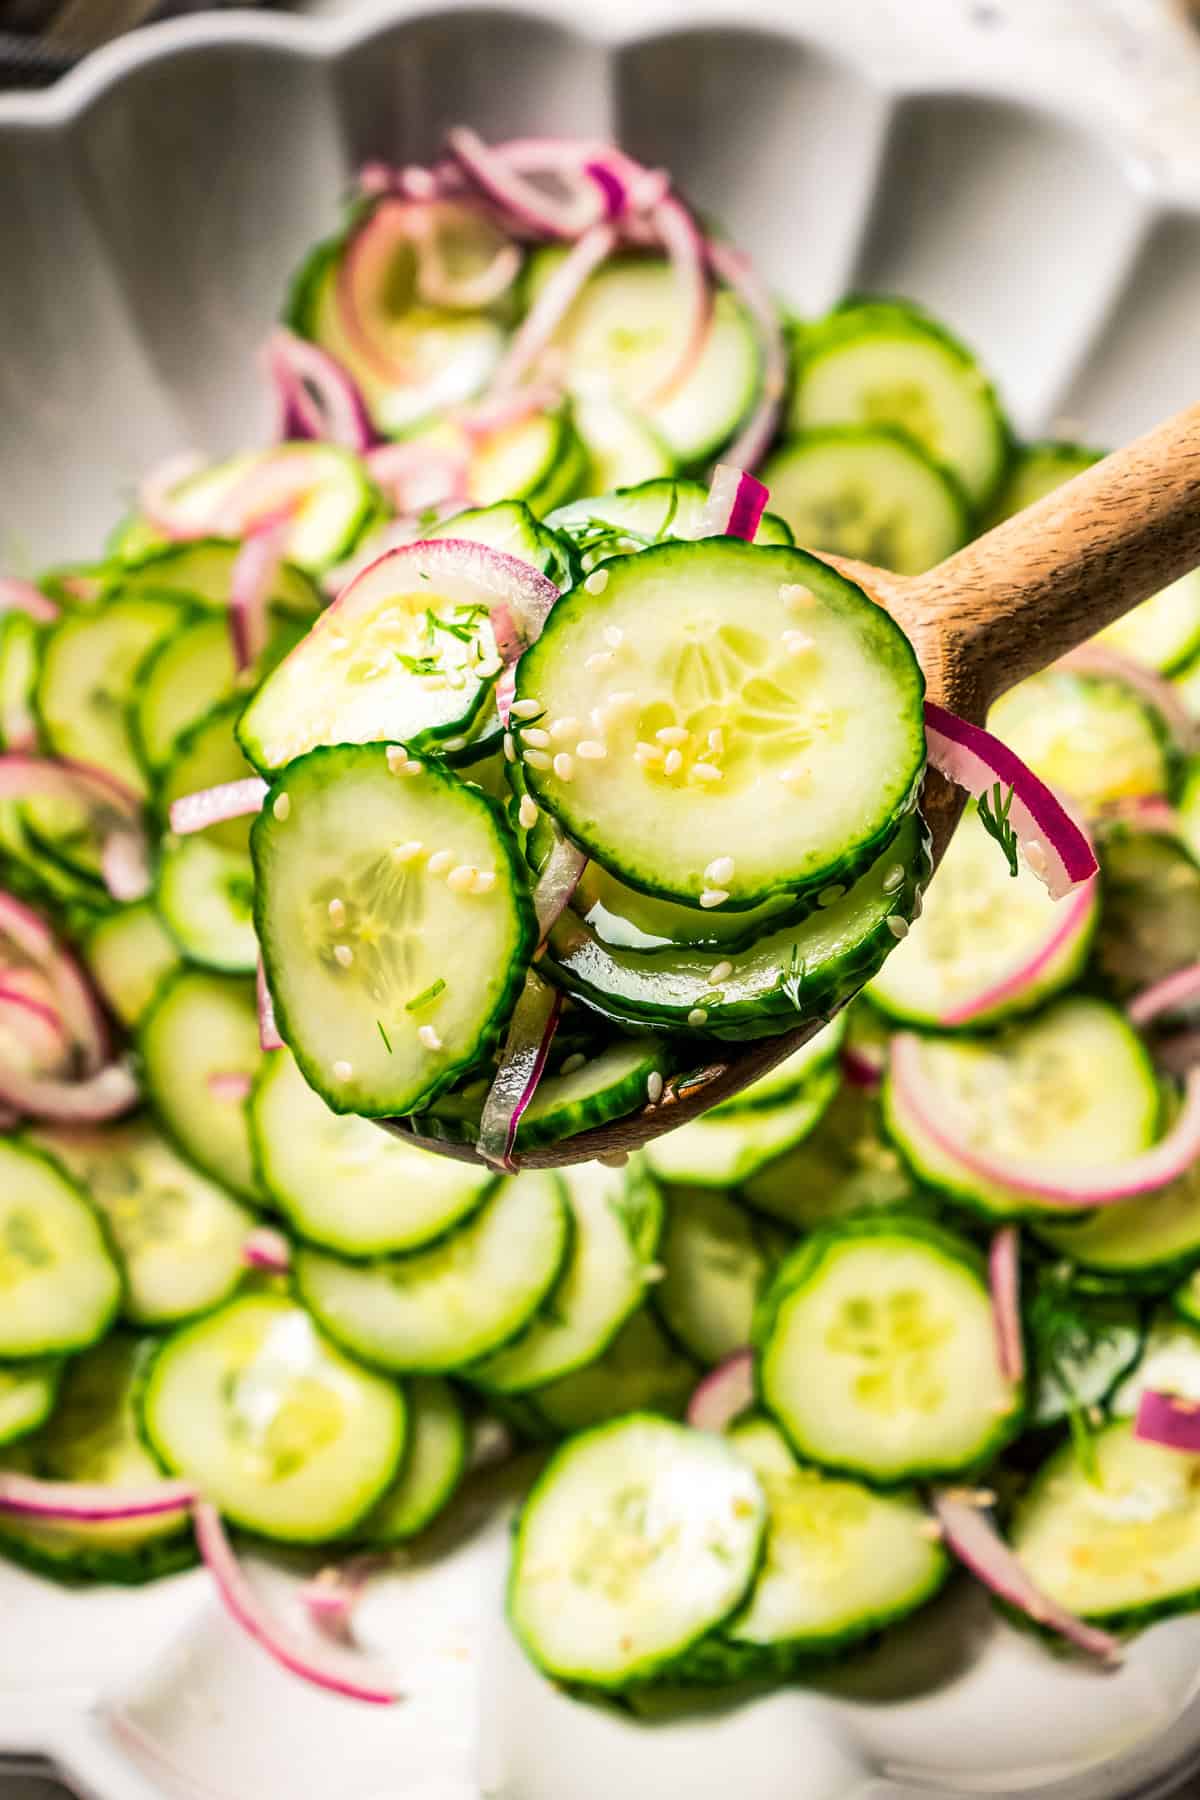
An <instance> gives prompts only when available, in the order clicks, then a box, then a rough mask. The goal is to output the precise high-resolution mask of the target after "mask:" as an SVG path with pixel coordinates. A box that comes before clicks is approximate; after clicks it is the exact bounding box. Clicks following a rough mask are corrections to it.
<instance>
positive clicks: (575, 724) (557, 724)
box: [550, 713, 579, 744]
mask: <svg viewBox="0 0 1200 1800" xmlns="http://www.w3.org/2000/svg"><path fill="white" fill-rule="evenodd" d="M578 730H579V720H578V719H573V718H572V717H571V715H570V714H569V713H567V714H564V716H563V717H562V718H561V719H555V720H554V722H553V724H552V725H551V727H550V736H551V737H552V738H553V739H554V741H555V743H556V744H563V743H565V742H566V741H567V739H568V738H573V737H574V736H575V734H576V732H577V731H578Z"/></svg>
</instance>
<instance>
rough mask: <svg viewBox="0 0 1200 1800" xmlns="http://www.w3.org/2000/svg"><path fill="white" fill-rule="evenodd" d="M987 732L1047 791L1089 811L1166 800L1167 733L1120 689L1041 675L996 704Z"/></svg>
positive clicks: (1056, 672) (1060, 673)
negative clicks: (1044, 784) (1047, 786)
mask: <svg viewBox="0 0 1200 1800" xmlns="http://www.w3.org/2000/svg"><path fill="white" fill-rule="evenodd" d="M988 728H989V730H991V731H994V732H995V734H996V736H997V737H999V738H1002V739H1003V741H1004V742H1005V743H1006V744H1007V745H1008V746H1009V748H1010V749H1011V750H1013V751H1015V753H1016V754H1017V755H1018V756H1019V757H1020V758H1021V760H1022V761H1023V762H1026V763H1028V764H1029V766H1030V768H1031V769H1032V770H1033V771H1034V773H1035V774H1036V775H1040V776H1041V778H1042V780H1043V781H1045V782H1048V783H1049V784H1050V786H1051V787H1053V788H1058V789H1059V790H1060V791H1061V792H1062V793H1064V794H1069V795H1070V796H1071V797H1072V798H1073V799H1075V800H1077V801H1078V802H1079V804H1080V806H1082V807H1084V808H1085V809H1086V810H1087V811H1088V812H1096V811H1098V810H1099V809H1100V808H1101V807H1103V806H1107V805H1111V804H1112V802H1113V801H1116V800H1132V799H1137V798H1139V797H1143V796H1152V795H1162V794H1166V793H1167V791H1168V789H1169V788H1170V785H1171V776H1172V763H1171V749H1170V743H1169V740H1168V736H1167V731H1166V727H1165V725H1164V724H1163V721H1162V719H1161V718H1160V717H1159V715H1158V713H1157V712H1155V711H1154V709H1153V708H1151V707H1150V706H1148V705H1147V704H1146V702H1145V701H1144V700H1142V699H1141V698H1140V697H1139V696H1138V695H1137V694H1135V693H1134V691H1133V689H1132V688H1130V687H1127V686H1126V685H1125V683H1124V682H1121V681H1114V680H1111V679H1109V678H1108V677H1107V676H1096V675H1081V674H1078V673H1077V672H1076V671H1075V670H1073V669H1046V670H1044V671H1043V673H1042V674H1040V675H1031V676H1030V677H1029V678H1028V679H1027V680H1026V681H1022V682H1020V683H1019V684H1018V685H1017V686H1016V687H1015V688H1010V689H1009V691H1008V693H1007V694H1004V695H1002V696H1001V698H1000V699H999V700H997V702H996V704H995V706H993V708H992V710H991V714H990V716H989V719H988Z"/></svg>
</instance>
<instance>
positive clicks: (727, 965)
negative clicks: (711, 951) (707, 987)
mask: <svg viewBox="0 0 1200 1800" xmlns="http://www.w3.org/2000/svg"><path fill="white" fill-rule="evenodd" d="M732 974H733V964H732V963H731V962H719V963H718V964H717V966H716V968H715V969H714V970H713V971H712V974H711V975H710V977H709V979H710V981H711V982H712V984H713V986H714V987H720V985H721V983H722V982H723V981H728V980H729V977H730V976H731V975H732Z"/></svg>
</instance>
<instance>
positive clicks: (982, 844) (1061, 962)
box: [867, 806, 1100, 1031]
mask: <svg viewBox="0 0 1200 1800" xmlns="http://www.w3.org/2000/svg"><path fill="white" fill-rule="evenodd" d="M1099 916H1100V898H1099V893H1098V891H1096V892H1094V893H1093V895H1092V898H1091V904H1090V906H1088V907H1087V909H1086V911H1084V910H1082V909H1081V910H1080V913H1079V916H1078V918H1076V917H1075V916H1074V915H1073V914H1070V915H1069V916H1068V922H1067V923H1066V924H1064V919H1063V910H1062V909H1061V908H1059V907H1058V906H1057V905H1056V903H1055V902H1054V901H1053V900H1052V899H1051V898H1050V895H1049V893H1048V892H1047V890H1046V887H1045V884H1044V883H1043V882H1041V881H1039V880H1038V878H1037V876H1036V875H1035V874H1034V873H1033V871H1032V870H1031V869H1030V868H1029V867H1028V866H1027V865H1026V864H1025V863H1024V862H1023V861H1022V862H1021V863H1020V865H1019V872H1018V874H1017V876H1016V878H1015V879H1014V878H1013V876H1012V873H1011V871H1010V869H1009V867H1008V865H1007V863H1006V862H1005V860H1004V857H1003V856H1002V855H1001V854H1000V851H999V849H998V847H997V845H996V842H995V840H994V839H993V838H991V837H990V836H989V835H988V833H987V831H986V830H985V829H984V826H983V822H982V820H981V819H980V817H979V813H978V811H977V810H976V808H975V807H973V806H972V807H968V808H967V810H966V812H965V813H964V814H963V816H962V819H961V820H960V822H959V826H958V829H957V831H956V832H955V833H954V836H953V837H952V838H951V840H950V846H949V848H948V850H947V851H946V854H945V856H944V857H943V858H942V862H941V866H940V868H939V869H938V878H937V880H936V881H935V882H932V883H931V884H930V888H929V893H928V895H927V896H926V899H925V907H924V911H923V912H922V915H921V917H920V918H919V919H918V920H917V921H916V922H915V923H914V925H913V927H912V930H911V931H910V932H909V934H908V936H907V937H906V938H905V940H904V942H903V943H901V944H897V946H896V948H895V950H894V951H893V952H892V954H891V955H890V956H889V957H888V959H887V961H886V962H885V963H884V965H883V967H882V969H881V970H880V971H879V973H878V975H876V977H875V979H874V980H873V981H872V982H871V983H870V986H869V987H868V989H867V992H868V996H869V998H870V999H871V1000H872V1001H873V1003H874V1004H875V1005H876V1006H877V1007H879V1008H880V1010H881V1011H882V1012H885V1013H887V1014H888V1015H889V1017H890V1018H893V1019H899V1020H901V1021H903V1022H905V1023H908V1024H914V1025H923V1026H930V1027H933V1028H935V1029H940V1030H943V1031H945V1030H948V1029H951V1028H952V1027H953V1024H954V1023H955V1022H956V1015H957V1014H958V1013H959V1012H960V1011H961V1010H962V1009H964V1008H968V1009H971V1010H970V1011H969V1017H968V1018H967V1020H966V1021H965V1024H966V1025H967V1027H968V1028H969V1029H970V1030H972V1031H975V1030H978V1029H979V1028H980V1027H981V1026H987V1025H994V1024H996V1023H997V1022H998V1021H1000V1020H1002V1019H1005V1018H1008V1017H1010V1016H1011V1015H1013V1014H1015V1013H1025V1012H1030V1011H1033V1010H1034V1009H1035V1008H1037V1007H1039V1006H1041V1005H1042V1004H1043V1002H1044V1001H1046V1000H1048V999H1049V998H1050V997H1051V995H1053V994H1056V993H1058V992H1059V991H1060V990H1061V989H1062V988H1064V987H1068V986H1069V985H1070V984H1071V982H1073V981H1074V980H1075V978H1076V976H1077V975H1078V974H1079V973H1080V971H1081V969H1082V968H1083V965H1084V963H1085V962H1086V961H1087V956H1088V951H1089V949H1090V948H1091V943H1092V938H1093V937H1094V935H1095V930H1096V924H1097V921H1098V919H1099ZM1031 970H1032V971H1033V972H1032V973H1029V971H1031ZM989 999H990V1003H987V1002H989ZM981 1003H984V1004H981ZM974 1009H978V1010H974Z"/></svg>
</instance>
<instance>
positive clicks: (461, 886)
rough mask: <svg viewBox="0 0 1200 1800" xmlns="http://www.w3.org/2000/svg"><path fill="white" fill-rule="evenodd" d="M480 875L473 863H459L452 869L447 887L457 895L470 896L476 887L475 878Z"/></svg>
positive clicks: (447, 880) (448, 876) (447, 879)
mask: <svg viewBox="0 0 1200 1800" xmlns="http://www.w3.org/2000/svg"><path fill="white" fill-rule="evenodd" d="M478 873H479V871H478V869H476V868H474V867H473V865H472V864H471V863H459V865H458V867H457V868H456V869H451V871H450V873H449V874H448V875H447V877H446V886H447V887H448V888H450V889H451V890H452V891H453V892H454V893H456V894H469V893H470V892H471V890H472V888H473V887H474V886H475V877H476V875H477V874H478Z"/></svg>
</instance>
